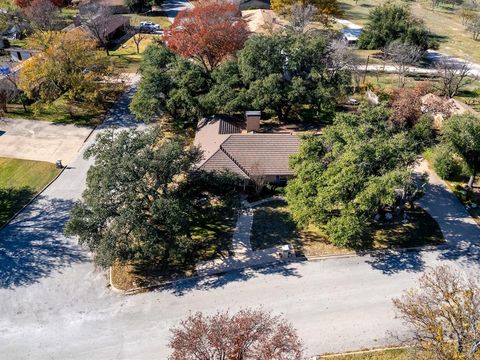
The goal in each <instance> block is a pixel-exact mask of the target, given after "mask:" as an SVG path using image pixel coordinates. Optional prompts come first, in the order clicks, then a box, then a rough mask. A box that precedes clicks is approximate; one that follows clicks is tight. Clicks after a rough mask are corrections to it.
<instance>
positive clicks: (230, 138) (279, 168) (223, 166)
mask: <svg viewBox="0 0 480 360" xmlns="http://www.w3.org/2000/svg"><path fill="white" fill-rule="evenodd" d="M259 130H260V112H247V121H246V122H245V123H239V122H237V121H234V120H232V119H228V118H222V117H212V118H209V119H204V120H202V121H200V122H199V124H198V128H197V133H196V135H195V140H194V144H195V145H196V146H198V147H199V148H200V149H201V150H202V151H203V159H202V161H201V162H200V163H199V168H200V169H203V170H206V171H231V172H233V173H235V174H237V175H238V176H240V177H241V178H243V179H244V180H246V181H249V180H253V181H258V179H263V180H264V181H265V182H268V183H275V184H285V183H286V181H287V180H288V179H290V178H292V177H293V175H294V174H293V171H292V170H291V169H290V167H289V165H288V162H289V158H290V156H291V155H292V154H295V153H296V152H297V151H298V147H299V145H300V139H299V138H298V137H297V136H296V135H294V134H292V133H262V132H258V131H259Z"/></svg>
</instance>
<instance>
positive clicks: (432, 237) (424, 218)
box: [251, 201, 443, 256]
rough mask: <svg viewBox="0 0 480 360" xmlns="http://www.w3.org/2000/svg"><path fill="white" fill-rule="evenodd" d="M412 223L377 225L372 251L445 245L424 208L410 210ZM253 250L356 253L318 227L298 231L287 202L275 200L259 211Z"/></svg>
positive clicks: (329, 253)
mask: <svg viewBox="0 0 480 360" xmlns="http://www.w3.org/2000/svg"><path fill="white" fill-rule="evenodd" d="M407 213H408V216H409V222H408V223H406V224H403V223H401V222H399V221H395V222H392V223H385V224H381V223H379V224H376V225H375V227H374V228H372V231H371V235H370V236H371V238H370V239H369V240H370V241H371V246H370V247H369V248H368V250H378V249H385V248H402V247H416V246H424V245H434V244H440V243H442V242H443V235H442V232H441V231H440V227H439V226H438V224H437V223H436V221H435V220H434V219H433V218H432V217H431V216H430V215H429V214H428V213H427V212H425V211H424V210H422V209H420V208H415V209H407ZM251 242H252V247H253V250H257V249H266V248H270V247H273V246H277V245H283V244H291V245H293V246H294V247H295V248H296V249H297V251H299V252H301V253H303V254H304V255H306V256H323V255H333V254H348V253H353V251H352V250H350V249H346V248H338V247H336V246H334V245H332V244H330V242H329V241H328V237H327V235H326V234H325V232H324V231H323V229H319V228H317V227H314V226H310V227H309V228H307V229H297V226H296V225H295V223H294V222H293V219H292V216H291V214H290V212H289V210H288V207H287V204H286V202H284V201H272V202H271V203H268V204H266V205H265V206H262V207H260V208H258V209H257V210H256V211H255V215H254V218H253V228H252V238H251Z"/></svg>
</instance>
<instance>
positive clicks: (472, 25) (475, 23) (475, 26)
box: [467, 15, 480, 40]
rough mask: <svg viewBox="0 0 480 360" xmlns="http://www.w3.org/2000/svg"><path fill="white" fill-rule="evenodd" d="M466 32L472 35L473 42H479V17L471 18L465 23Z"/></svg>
mask: <svg viewBox="0 0 480 360" xmlns="http://www.w3.org/2000/svg"><path fill="white" fill-rule="evenodd" d="M467 30H468V31H469V32H471V33H472V37H473V40H480V15H476V16H473V17H472V18H471V19H470V20H469V21H468V22H467Z"/></svg>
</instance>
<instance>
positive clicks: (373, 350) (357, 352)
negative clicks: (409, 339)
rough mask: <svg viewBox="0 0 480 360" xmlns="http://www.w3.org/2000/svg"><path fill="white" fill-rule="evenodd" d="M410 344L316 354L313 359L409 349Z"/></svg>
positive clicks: (320, 359) (319, 359)
mask: <svg viewBox="0 0 480 360" xmlns="http://www.w3.org/2000/svg"><path fill="white" fill-rule="evenodd" d="M408 348H409V347H408V346H387V347H382V348H375V349H368V350H359V351H347V352H344V353H337V354H324V355H316V356H314V357H313V358H312V359H315V360H322V359H325V360H326V359H330V358H332V359H334V358H336V357H340V356H345V355H357V354H370V353H376V352H379V351H387V350H400V349H408Z"/></svg>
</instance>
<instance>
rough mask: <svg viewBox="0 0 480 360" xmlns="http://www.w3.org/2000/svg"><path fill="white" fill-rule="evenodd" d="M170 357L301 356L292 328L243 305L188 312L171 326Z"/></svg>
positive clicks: (280, 359)
mask: <svg viewBox="0 0 480 360" xmlns="http://www.w3.org/2000/svg"><path fill="white" fill-rule="evenodd" d="M170 347H171V348H172V350H173V353H172V355H171V356H170V359H171V360H194V359H195V360H210V359H242V360H250V359H251V360H253V359H269V360H301V359H302V358H303V349H302V343H301V341H300V339H299V338H298V335H297V334H296V332H295V329H294V328H293V327H292V325H291V324H289V323H288V322H287V321H285V320H284V319H282V318H281V317H279V316H272V315H270V314H269V313H267V312H265V311H263V310H252V309H244V310H240V311H239V312H238V313H236V314H234V315H230V314H229V313H228V312H217V313H216V314H215V315H210V316H209V315H203V314H202V313H200V312H197V313H196V314H194V315H190V316H189V317H188V318H187V319H186V320H184V321H182V322H181V323H180V326H178V327H175V328H173V329H172V339H171V341H170Z"/></svg>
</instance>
